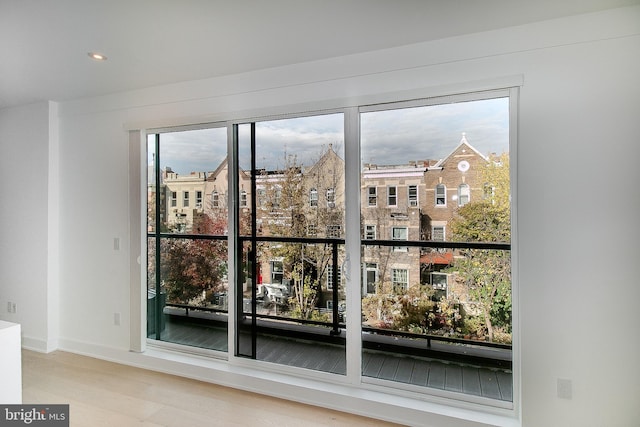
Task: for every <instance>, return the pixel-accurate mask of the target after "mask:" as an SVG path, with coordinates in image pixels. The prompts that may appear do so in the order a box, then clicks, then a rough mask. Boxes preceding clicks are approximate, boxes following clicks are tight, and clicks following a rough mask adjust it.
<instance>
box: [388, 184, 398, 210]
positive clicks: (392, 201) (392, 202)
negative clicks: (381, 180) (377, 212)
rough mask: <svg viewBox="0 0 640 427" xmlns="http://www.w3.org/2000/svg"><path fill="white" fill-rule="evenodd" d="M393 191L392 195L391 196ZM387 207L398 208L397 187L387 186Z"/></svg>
mask: <svg viewBox="0 0 640 427" xmlns="http://www.w3.org/2000/svg"><path fill="white" fill-rule="evenodd" d="M391 189H393V195H392V194H391V192H392V190H391ZM387 206H390V207H394V206H398V186H397V185H389V186H387Z"/></svg>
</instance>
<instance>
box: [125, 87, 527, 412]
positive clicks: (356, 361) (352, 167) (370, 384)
mask: <svg viewBox="0 0 640 427" xmlns="http://www.w3.org/2000/svg"><path fill="white" fill-rule="evenodd" d="M504 87H508V86H504ZM467 90H468V88H467V89H465V92H466V91H467ZM517 94H518V89H517V88H515V87H513V88H511V89H501V90H497V91H494V92H480V91H479V92H474V93H465V94H462V95H452V96H447V97H438V98H432V99H427V100H426V101H424V100H421V101H420V102H422V103H427V104H432V105H436V104H443V103H445V102H454V101H451V99H453V100H455V102H460V101H472V100H478V99H489V98H495V97H499V96H502V97H505V96H510V97H511V99H510V104H511V105H512V106H511V107H510V108H511V110H510V118H509V121H510V126H509V133H510V140H511V147H510V156H511V159H512V163H511V186H512V188H513V189H515V188H517V186H516V181H515V177H516V176H517V174H516V164H515V160H516V159H517V153H516V146H515V141H516V135H517V114H516V108H517ZM416 98H417V97H416ZM391 101H393V99H388V98H387V99H386V102H391ZM377 102H380V104H382V102H385V99H384V97H382V98H381V99H379V100H378V101H376V104H375V105H372V106H369V107H350V108H346V109H345V110H343V111H345V112H347V113H346V114H345V122H346V121H347V119H348V118H349V116H350V115H351V116H352V117H353V116H356V115H357V114H353V112H351V113H348V112H349V110H351V111H353V110H355V111H357V112H363V111H373V110H372V109H371V108H380V109H382V108H381V107H377V105H378V104H377ZM412 102H413V101H407V102H406V103H407V104H411V103H412ZM372 104H373V103H372ZM389 105H391V104H389ZM384 109H388V107H386V106H385V108H384ZM306 111H309V110H308V107H307V110H306ZM236 114H237V113H236ZM228 120H229V123H232V120H238V123H241V122H246V121H247V120H248V119H247V116H244V117H242V118H241V119H239V118H234V117H229V118H228ZM240 120H241V121H240ZM353 129H356V130H350V129H349V128H345V146H346V149H347V156H346V163H345V164H346V166H345V168H346V171H345V172H346V173H345V186H346V190H345V195H346V194H347V192H348V194H349V195H352V194H353V195H354V196H355V194H356V193H355V192H354V189H356V190H357V191H358V192H359V191H360V188H361V187H360V182H359V181H360V177H359V170H360V164H359V163H360V158H359V155H358V152H359V151H358V150H359V139H358V138H357V137H358V135H359V133H358V131H357V127H353ZM349 141H350V142H349ZM349 153H351V154H349ZM354 154H355V155H354ZM354 171H355V172H354ZM374 188H375V187H374ZM445 192H446V187H445ZM514 193H515V191H514V190H512V196H511V199H512V207H511V209H512V217H513V220H512V229H513V230H516V229H517V227H516V225H517V224H516V217H517V215H516V211H515V207H516V206H517V203H516V197H515V194H514ZM367 196H368V194H367ZM375 196H376V205H377V194H375ZM359 197H360V193H358V195H357V197H351V199H353V200H351V201H350V200H349V197H348V196H347V197H345V203H346V205H347V211H350V212H352V214H351V215H348V216H349V217H348V218H346V224H345V233H346V240H347V243H346V245H345V247H346V250H347V252H348V253H350V254H352V256H353V258H352V260H351V262H352V263H353V261H354V260H356V261H359V259H360V251H359V249H360V246H359V230H360V223H359V218H358V219H356V218H355V216H356V214H355V213H354V212H358V213H359V212H360V208H361V207H360V205H359V203H360V201H359ZM367 202H368V201H367ZM445 205H446V198H445ZM349 206H351V209H349ZM367 206H369V205H368V203H367ZM439 206H442V205H439ZM143 215H146V212H143ZM144 219H145V220H146V216H145V217H144ZM230 226H231V227H233V226H234V224H230ZM231 232H232V230H230V233H231ZM354 233H355V234H354ZM354 236H355V238H354ZM516 239H517V236H516V233H515V232H513V233H512V247H513V248H514V249H513V250H512V252H511V254H512V255H511V258H512V300H513V311H514V313H513V318H514V320H513V325H512V328H513V330H514V347H513V360H514V366H513V393H514V394H513V403H512V404H511V403H501V402H487V401H484V400H482V399H474V398H473V396H468V395H456V394H448V393H439V392H438V391H435V390H433V389H429V388H427V389H424V390H423V389H421V390H420V391H419V392H418V395H420V397H418V399H421V400H422V399H427V400H430V399H431V398H430V397H429V396H431V397H434V396H435V400H434V402H439V403H443V402H444V404H445V405H447V399H449V398H451V399H452V400H451V405H452V406H456V407H459V406H460V405H463V406H464V407H465V408H468V409H470V410H471V411H474V410H476V411H479V412H481V413H484V414H487V413H496V411H497V412H498V413H499V414H500V415H503V414H507V415H510V416H515V415H517V413H518V411H519V406H520V394H519V392H518V390H519V389H520V365H519V362H518V361H519V358H520V352H519V337H518V328H519V325H518V323H517V319H518V292H517V288H518V287H517V282H516V278H517V277H518V275H517V253H516V252H515V248H517V244H516V243H517V242H516ZM142 242H143V244H146V238H144V239H142ZM356 265H357V264H356ZM229 269H230V270H232V269H233V264H232V263H231V264H230V265H229ZM356 270H357V269H356ZM359 276H360V273H359V272H357V271H356V272H353V271H352V274H351V278H350V279H349V278H348V280H351V281H354V280H357V281H359V280H360V277H359ZM141 277H143V278H144V277H145V276H144V275H141ZM229 279H230V280H233V279H234V277H233V273H232V274H231V275H230V278H229ZM407 281H408V280H407ZM143 285H144V288H143V289H146V283H143ZM346 288H347V289H348V291H347V296H346V298H347V304H348V306H349V307H357V306H358V304H359V303H360V289H358V287H356V288H355V289H354V288H353V287H351V289H349V287H348V286H347V287H346ZM230 292H231V295H230V298H231V297H233V292H235V291H234V290H233V289H231V288H230ZM145 304H146V301H145V302H144V303H143V305H142V306H141V307H142V309H144V307H145ZM230 310H231V311H230V315H233V314H234V308H233V307H230ZM356 317H357V316H351V318H348V321H347V322H348V325H349V326H348V327H347V329H346V331H347V335H348V340H350V345H352V346H353V347H352V350H349V354H353V355H354V356H353V358H352V359H350V360H349V359H348V360H347V365H348V369H347V372H350V373H349V374H348V376H347V378H346V380H347V381H345V383H347V384H355V385H356V386H360V387H361V388H364V389H367V388H370V389H374V390H378V391H382V392H387V393H390V394H394V393H393V389H396V390H403V389H407V390H410V391H411V393H413V392H415V391H416V390H415V389H411V388H410V387H406V388H404V387H403V386H402V385H401V384H394V385H393V386H389V385H388V384H377V383H376V382H375V381H371V379H368V378H363V377H362V375H361V370H360V367H361V365H360V361H361V359H360V358H361V355H360V354H359V348H360V346H361V345H362V343H361V342H360V341H359V338H360V322H359V319H357V318H356ZM233 333H234V328H233V325H231V326H230V329H229V337H230V339H229V343H230V347H229V348H230V350H231V348H232V346H233V342H232V340H233V339H234V336H233V335H234V334H233ZM354 337H355V338H354ZM144 341H145V340H144V338H143V347H144ZM132 342H133V341H132ZM228 357H229V361H230V362H232V363H235V364H238V363H240V362H243V363H244V361H243V360H239V359H238V358H236V357H235V356H234V355H233V354H232V352H231V351H230V353H229V354H228ZM248 366H250V365H248ZM354 367H355V369H354ZM281 368H282V370H286V368H284V367H281ZM399 393H402V391H400V392H399ZM395 394H398V393H395ZM467 403H468V404H467ZM483 407H485V408H488V409H486V410H483V409H482V408H483ZM502 409H505V411H502ZM425 413H433V412H430V411H429V410H425Z"/></svg>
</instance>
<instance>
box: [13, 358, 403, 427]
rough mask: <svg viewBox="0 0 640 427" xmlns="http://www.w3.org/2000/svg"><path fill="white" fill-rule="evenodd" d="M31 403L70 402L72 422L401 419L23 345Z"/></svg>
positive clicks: (364, 422)
mask: <svg viewBox="0 0 640 427" xmlns="http://www.w3.org/2000/svg"><path fill="white" fill-rule="evenodd" d="M22 372H23V373H22V381H23V383H22V386H23V402H24V403H32V404H37V403H41V404H57V403H60V404H69V405H70V420H71V423H70V424H71V426H77V427H81V426H82V427H84V426H88V427H93V426H118V427H126V426H140V425H144V426H176V427H189V426H197V427H203V426H265V427H269V426H277V427H288V426H292V427H303V426H304V427H306V426H349V427H357V426H397V424H391V423H385V422H382V421H377V420H372V419H369V418H364V417H359V416H355V415H351V414H346V413H342V412H337V411H332V410H327V409H322V408H317V407H314V406H310V405H304V404H299V403H295V402H290V401H286V400H282V399H277V398H272V397H267V396H262V395H258V394H254V393H249V392H244V391H239V390H235V389H231V388H227V387H221V386H217V385H213V384H209V383H205V382H200V381H196V380H190V379H186V378H181V377H177V376H172V375H167V374H162V373H157V372H153V371H148V370H145V369H139V368H134V367H130V366H125V365H119V364H116V363H111V362H105V361H102V360H98V359H93V358H90V357H84V356H79V355H75V354H71V353H65V352H61V351H56V352H52V353H49V354H42V353H36V352H31V351H26V350H25V351H23V353H22Z"/></svg>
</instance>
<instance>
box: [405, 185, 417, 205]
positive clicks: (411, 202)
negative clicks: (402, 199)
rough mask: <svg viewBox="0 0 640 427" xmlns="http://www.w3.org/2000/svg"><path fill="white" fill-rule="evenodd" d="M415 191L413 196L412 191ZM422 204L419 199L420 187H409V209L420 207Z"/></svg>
mask: <svg viewBox="0 0 640 427" xmlns="http://www.w3.org/2000/svg"><path fill="white" fill-rule="evenodd" d="M412 189H413V190H414V191H415V194H413V195H412V194H411V190H412ZM419 204H420V202H419V199H418V186H417V185H415V184H412V185H409V186H407V205H408V206H409V207H412V208H413V207H418V206H419Z"/></svg>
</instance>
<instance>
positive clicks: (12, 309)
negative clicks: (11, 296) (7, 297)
mask: <svg viewBox="0 0 640 427" xmlns="http://www.w3.org/2000/svg"><path fill="white" fill-rule="evenodd" d="M17 312H18V305H17V304H16V303H15V302H11V301H7V313H11V314H16V313H17Z"/></svg>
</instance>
